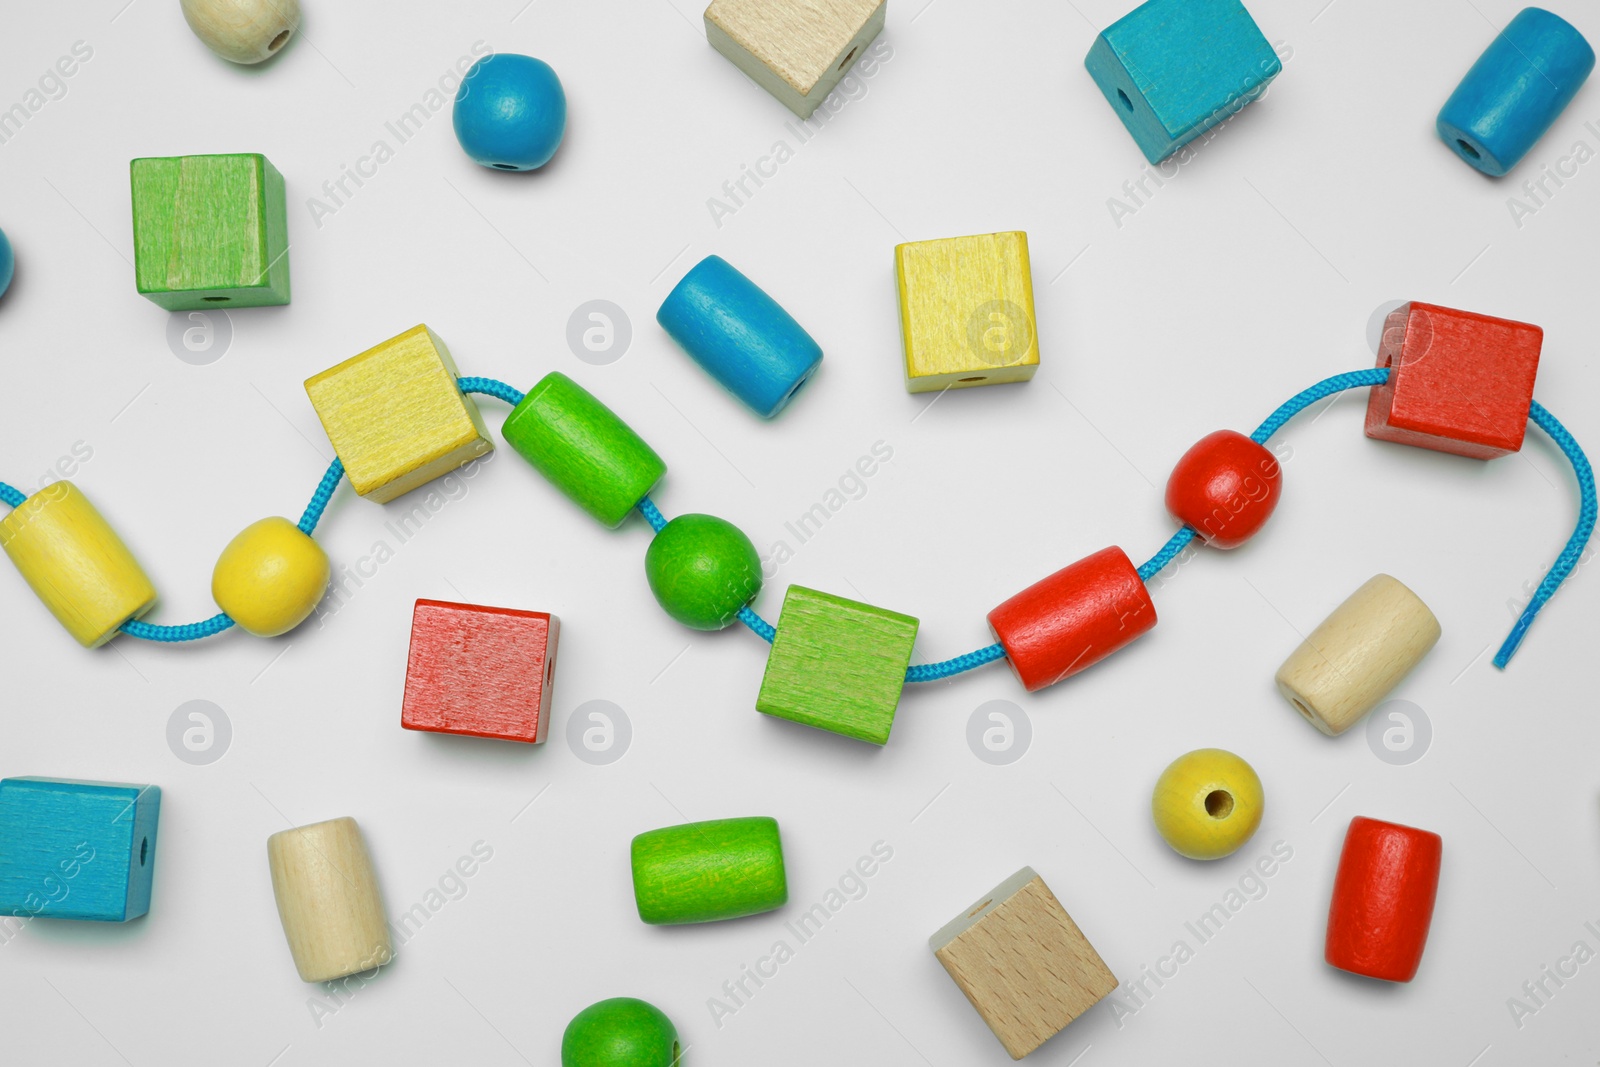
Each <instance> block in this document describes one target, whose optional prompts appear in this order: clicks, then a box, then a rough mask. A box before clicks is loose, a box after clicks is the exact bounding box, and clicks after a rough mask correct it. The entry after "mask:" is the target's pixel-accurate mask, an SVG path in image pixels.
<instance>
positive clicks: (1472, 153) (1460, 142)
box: [1456, 137, 1483, 159]
mask: <svg viewBox="0 0 1600 1067" xmlns="http://www.w3.org/2000/svg"><path fill="white" fill-rule="evenodd" d="M1456 144H1458V145H1460V146H1461V151H1463V152H1465V153H1466V154H1467V155H1469V156H1471V157H1472V158H1473V159H1482V158H1483V157H1482V156H1481V155H1479V154H1478V150H1477V149H1476V148H1473V147H1472V146H1471V145H1470V144H1468V143H1467V142H1466V141H1465V140H1463V139H1462V138H1460V137H1457V138H1456Z"/></svg>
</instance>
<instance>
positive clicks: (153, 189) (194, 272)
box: [129, 153, 289, 311]
mask: <svg viewBox="0 0 1600 1067" xmlns="http://www.w3.org/2000/svg"><path fill="white" fill-rule="evenodd" d="M129 172H130V175H131V179H132V183H133V259H134V275H135V280H136V282H137V284H138V287H139V292H140V293H141V294H143V295H144V296H146V297H148V298H149V299H150V300H152V301H154V302H155V303H157V304H159V305H160V306H161V307H164V308H166V309H167V310H168V311H192V310H198V309H203V308H222V309H227V308H235V307H269V306H274V305H278V304H287V303H288V302H289V221H288V209H287V207H286V206H285V200H284V187H283V175H281V174H279V173H278V170H277V168H276V167H274V166H273V165H272V164H271V163H269V162H268V161H267V157H266V156H263V155H261V154H259V153H244V154H240V155H223V156H165V157H149V158H145V159H136V160H134V161H133V163H132V164H131V165H130V167H129Z"/></svg>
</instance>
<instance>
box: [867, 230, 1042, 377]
mask: <svg viewBox="0 0 1600 1067" xmlns="http://www.w3.org/2000/svg"><path fill="white" fill-rule="evenodd" d="M894 265H895V274H896V277H897V278H898V280H899V283H900V332H901V337H902V338H903V340H904V342H905V354H906V390H907V391H908V392H912V393H930V392H938V391H939V390H942V389H952V388H954V389H962V388H966V387H967V386H972V385H998V384H1001V383H1004V382H1025V381H1027V380H1028V379H1029V378H1032V377H1033V372H1034V371H1036V370H1038V369H1039V343H1038V329H1037V327H1036V324H1035V321H1034V317H1033V270H1032V268H1031V267H1030V266H1029V263H1028V235H1027V234H1025V233H987V234H981V235H979V236H976V237H948V238H944V239H942V240H937V241H913V242H911V243H910V244H903V245H897V246H895V250H894Z"/></svg>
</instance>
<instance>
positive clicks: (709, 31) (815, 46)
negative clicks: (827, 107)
mask: <svg viewBox="0 0 1600 1067" xmlns="http://www.w3.org/2000/svg"><path fill="white" fill-rule="evenodd" d="M884 10H885V0H711V6H710V7H708V8H706V15H705V18H706V40H708V41H710V42H711V47H712V48H715V49H716V50H717V51H719V52H721V53H722V54H723V55H725V56H727V57H728V58H729V59H731V60H732V61H733V65H734V66H736V67H738V68H739V69H740V70H742V71H744V72H745V73H746V74H748V75H749V76H750V77H751V79H752V80H754V81H755V83H756V84H757V85H759V86H761V87H762V88H763V89H765V90H766V91H767V92H769V93H771V94H772V95H773V96H775V97H777V98H778V99H779V100H781V101H782V102H783V106H784V107H787V108H788V109H789V110H790V111H793V112H794V113H795V114H796V115H799V116H800V117H801V118H803V119H804V118H810V117H811V113H812V112H813V111H815V110H816V109H817V105H818V104H820V103H822V102H823V101H824V100H826V99H827V97H828V94H829V93H830V92H832V91H833V87H834V86H835V85H838V84H839V80H840V79H841V78H843V77H844V75H845V72H846V71H848V70H849V69H850V64H851V63H854V62H855V61H856V57H858V56H859V55H861V50H862V49H863V48H865V47H866V46H867V45H868V44H870V43H871V41H872V39H873V38H874V37H876V36H878V34H879V33H880V32H882V30H883V19H884Z"/></svg>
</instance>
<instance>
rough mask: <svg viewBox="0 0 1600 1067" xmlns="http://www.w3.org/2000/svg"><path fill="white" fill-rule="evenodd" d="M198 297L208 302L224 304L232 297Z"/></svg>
mask: <svg viewBox="0 0 1600 1067" xmlns="http://www.w3.org/2000/svg"><path fill="white" fill-rule="evenodd" d="M200 299H201V300H204V301H205V302H206V303H208V304H226V303H227V302H228V301H229V300H231V299H233V298H232V297H227V296H202V297H201V298H200Z"/></svg>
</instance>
